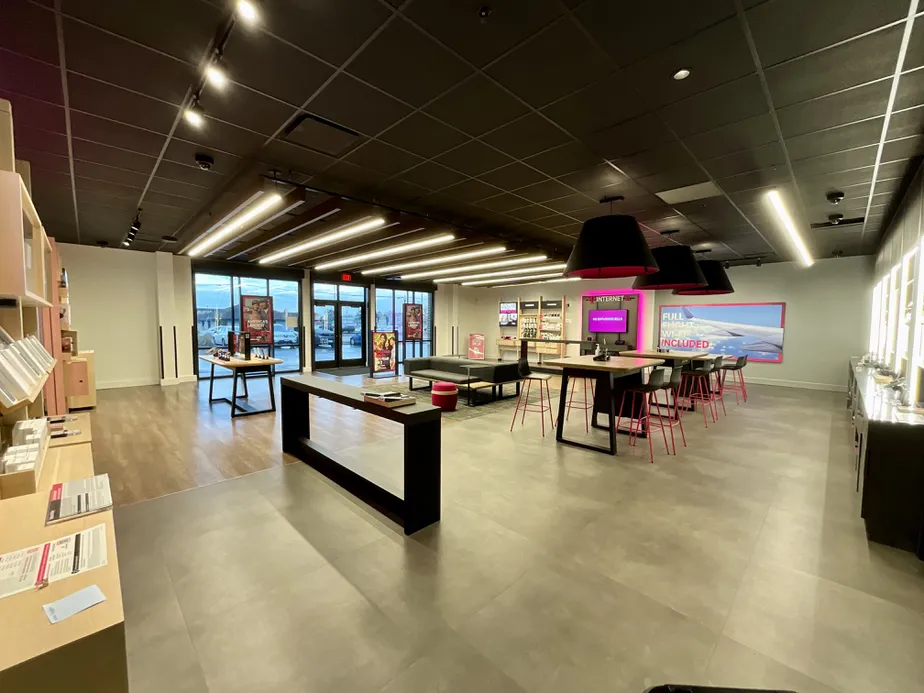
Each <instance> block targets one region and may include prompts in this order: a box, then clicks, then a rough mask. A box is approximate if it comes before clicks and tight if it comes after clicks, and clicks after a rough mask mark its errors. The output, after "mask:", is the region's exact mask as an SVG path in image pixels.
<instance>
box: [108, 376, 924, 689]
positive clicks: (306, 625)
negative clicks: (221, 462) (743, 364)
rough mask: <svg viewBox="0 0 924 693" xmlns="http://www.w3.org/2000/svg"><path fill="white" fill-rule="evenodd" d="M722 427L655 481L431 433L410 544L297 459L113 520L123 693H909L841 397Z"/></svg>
mask: <svg viewBox="0 0 924 693" xmlns="http://www.w3.org/2000/svg"><path fill="white" fill-rule="evenodd" d="M728 407H729V411H728V416H727V418H722V419H721V420H720V421H719V423H717V424H715V425H710V427H709V429H708V430H706V429H705V428H704V427H703V423H702V418H697V417H695V416H692V415H690V416H687V417H685V419H684V422H685V425H686V432H687V444H688V447H687V448H686V449H683V450H682V454H680V455H678V456H677V457H673V456H671V457H668V456H666V455H665V454H664V451H663V443H662V444H661V445H660V446H659V448H656V450H655V454H656V462H655V464H650V463H649V462H648V458H647V452H648V451H647V446H645V447H644V448H642V447H641V446H639V448H637V449H630V448H628V446H627V445H626V441H625V439H624V438H621V439H620V446H621V447H620V455H619V456H618V457H616V458H612V457H608V456H605V455H600V454H595V453H591V452H585V451H582V450H578V449H574V448H569V447H564V446H559V445H556V444H555V442H554V437H553V436H552V435H551V434H547V436H546V438H545V439H543V438H541V437H540V435H539V423H538V421H537V420H536V418H535V416H536V415H533V414H531V415H530V416H529V417H528V420H527V423H526V425H525V426H524V427H522V428H521V427H520V426H519V425H518V426H517V427H516V428H515V430H514V432H513V433H510V432H508V427H509V424H510V421H509V412H505V413H498V414H490V415H488V416H484V417H481V418H477V419H472V420H470V421H462V422H453V423H449V424H446V425H444V428H443V521H442V522H441V523H440V524H439V525H437V526H434V527H431V528H429V529H427V530H425V531H423V532H420V533H418V534H417V535H415V536H414V537H412V538H406V537H404V536H403V534H402V533H401V532H400V530H399V529H398V528H397V527H395V526H394V525H392V524H390V523H389V522H387V521H385V520H383V519H382V518H380V517H379V516H377V515H375V514H374V513H373V512H370V511H368V510H367V509H366V508H364V507H363V506H362V505H361V504H359V503H357V502H354V501H353V500H352V499H351V498H349V497H348V496H346V495H345V494H343V493H342V492H340V491H339V490H338V489H337V488H335V487H333V486H332V485H330V484H329V483H328V482H327V481H326V480H324V479H323V478H322V477H320V476H319V475H317V474H316V473H315V472H313V471H312V470H311V469H309V468H308V467H306V466H304V465H301V464H296V465H289V466H287V467H285V468H281V469H272V470H268V471H265V472H259V473H257V474H253V475H251V476H248V477H243V478H240V479H235V480H232V481H226V482H222V483H220V484H215V485H213V486H209V487H205V488H201V489H196V490H192V491H186V492H183V493H179V494H176V495H172V496H167V497H164V498H160V499H157V500H153V501H147V502H144V503H139V504H136V505H132V506H127V507H125V508H121V509H119V510H118V511H117V513H116V529H117V532H118V542H119V554H120V555H119V561H120V565H121V569H122V577H123V591H124V599H125V608H126V627H127V635H128V646H129V670H130V676H131V683H132V691H133V693H146V692H147V691H157V692H163V691H171V692H175V693H185V692H190V693H199V692H202V691H210V692H211V693H236V692H241V693H243V692H245V691H246V692H247V693H251V692H253V691H260V692H261V693H275V692H277V691H278V692H282V691H286V692H289V691H325V692H326V691H371V692H378V691H387V692H388V693H397V692H402V693H414V692H417V691H449V692H456V691H458V692H465V693H470V692H472V691H478V692H485V693H489V692H493V691H539V692H546V691H549V692H551V691H568V692H572V691H574V692H577V691H580V692H582V693H584V692H595V691H601V692H602V691H606V692H607V693H611V692H616V693H623V692H625V693H639V692H640V691H642V690H644V689H645V688H646V687H648V686H651V685H655V684H658V683H664V682H675V683H676V682H682V683H702V684H713V685H727V686H743V687H779V688H783V689H791V690H795V691H799V692H800V693H831V692H832V691H840V692H841V693H869V692H870V691H883V692H884V691H905V690H907V691H911V690H915V691H919V690H921V689H922V681H924V657H922V653H924V568H922V565H924V564H922V563H920V562H918V561H917V560H916V559H915V558H914V557H913V556H912V555H911V554H906V553H903V552H899V551H895V550H893V549H889V548H887V547H884V546H879V545H876V544H869V543H867V541H866V539H865V536H864V532H863V525H862V522H861V521H860V519H859V510H858V502H857V497H856V494H855V493H854V483H855V477H854V470H853V455H852V453H853V448H852V444H851V440H850V436H849V422H848V417H847V413H846V410H845V409H844V404H843V396H842V395H835V394H831V393H822V392H811V391H801V390H790V389H782V388H769V387H763V388H760V387H757V386H754V387H753V388H752V398H751V401H750V402H748V404H746V405H741V406H738V407H736V406H735V405H734V404H733V403H729V405H728ZM582 428H583V421H582V417H578V418H577V420H574V419H572V421H571V422H570V423H569V435H570V434H572V433H573V434H577V432H579V431H580V429H582ZM678 433H679V432H678ZM595 435H600V434H598V433H596V432H595ZM397 442H398V441H397V440H396V441H393V442H390V443H386V444H384V445H378V446H370V447H369V448H368V449H367V450H366V449H361V448H360V449H355V450H353V452H354V453H355V454H357V455H362V454H363V453H365V452H368V453H370V454H374V455H379V456H384V457H388V456H390V455H393V454H396V453H397V451H398V449H399V448H398V446H397Z"/></svg>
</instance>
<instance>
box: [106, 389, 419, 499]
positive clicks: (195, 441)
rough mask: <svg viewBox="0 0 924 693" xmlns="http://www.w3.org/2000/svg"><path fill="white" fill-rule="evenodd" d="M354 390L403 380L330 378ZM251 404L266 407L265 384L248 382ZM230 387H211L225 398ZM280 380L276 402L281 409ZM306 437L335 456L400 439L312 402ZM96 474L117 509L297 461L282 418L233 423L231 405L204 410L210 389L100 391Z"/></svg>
mask: <svg viewBox="0 0 924 693" xmlns="http://www.w3.org/2000/svg"><path fill="white" fill-rule="evenodd" d="M333 379H335V380H339V381H341V382H346V383H348V384H351V385H357V386H363V385H365V384H368V383H371V382H375V383H379V384H381V383H387V382H395V383H397V382H400V381H403V380H405V378H403V377H402V378H387V379H376V380H375V381H372V380H371V379H370V378H367V377H363V376H348V377H343V378H333ZM248 384H249V387H250V399H251V400H253V401H254V402H255V404H260V405H262V404H263V403H264V402H265V401H266V400H267V399H268V393H267V389H266V380H265V379H263V380H260V379H252V380H249V381H248ZM230 391H231V379H230V378H228V379H217V380H216V381H215V392H214V396H215V397H222V396H228V397H230ZM279 391H280V389H279V378H278V377H277V378H276V398H277V402H276V404H277V407H278V406H279ZM310 415H311V434H312V438H313V439H314V440H316V441H318V442H319V443H323V444H324V445H326V446H328V447H330V448H331V449H334V450H343V449H345V448H349V447H353V446H356V445H362V444H366V443H375V442H377V441H382V440H387V439H390V438H395V437H398V436H401V435H402V427H401V425H400V424H397V423H394V422H391V421H386V420H384V419H381V418H379V417H377V416H372V415H370V414H365V413H363V412H360V411H356V410H353V409H349V408H348V407H344V406H341V405H339V404H335V403H333V402H329V401H327V400H319V399H318V398H316V397H312V404H311V411H310ZM91 418H92V425H93V459H94V466H95V468H96V472H97V474H105V473H108V474H109V479H110V483H111V486H112V496H113V501H114V503H115V505H116V506H120V505H126V504H128V503H135V502H138V501H143V500H150V499H152V498H158V497H160V496H165V495H168V494H171V493H176V492H178V491H185V490H187V489H191V488H196V487H199V486H207V485H209V484H213V483H216V482H219V481H223V480H225V479H232V478H234V477H238V476H242V475H245V474H250V473H252V472H258V471H261V470H264V469H269V468H272V467H278V466H280V465H283V464H289V463H293V462H297V460H296V459H295V458H294V457H292V456H290V455H287V454H285V453H283V452H282V438H281V433H280V420H281V417H280V415H279V411H278V409H277V411H276V413H275V414H273V413H268V414H259V415H257V416H247V417H241V418H237V419H234V420H232V419H231V415H230V405H228V404H227V403H224V402H215V403H212V404H209V401H208V381H201V382H199V383H183V384H180V385H174V386H170V387H160V386H158V385H153V386H149V387H132V388H122V389H117V390H100V391H99V393H98V395H97V407H96V409H95V410H93V412H92V414H91Z"/></svg>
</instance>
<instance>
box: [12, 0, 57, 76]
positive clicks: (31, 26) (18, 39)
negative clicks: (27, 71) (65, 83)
mask: <svg viewBox="0 0 924 693" xmlns="http://www.w3.org/2000/svg"><path fill="white" fill-rule="evenodd" d="M0 46H2V47H3V48H4V49H6V50H8V51H13V52H14V53H19V54H21V55H25V56H28V57H30V58H35V59H36V60H43V61H45V62H46V63H51V64H52V65H57V64H58V36H57V33H56V30H55V14H54V12H51V11H50V10H48V9H44V8H41V7H38V6H37V5H34V4H32V3H30V2H25V1H24V0H14V1H12V2H10V1H9V0H8V1H7V2H4V3H3V4H2V5H0ZM2 60H3V62H4V69H8V68H6V57H3V58H2Z"/></svg>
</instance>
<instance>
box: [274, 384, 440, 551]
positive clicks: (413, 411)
mask: <svg viewBox="0 0 924 693" xmlns="http://www.w3.org/2000/svg"><path fill="white" fill-rule="evenodd" d="M280 389H281V395H280V396H281V397H282V450H283V452H287V453H289V454H290V455H295V456H296V457H297V458H298V459H300V460H301V461H302V462H305V463H306V464H308V465H310V466H312V467H314V468H315V469H317V470H318V471H319V472H321V473H322V474H324V475H325V476H326V477H328V478H329V479H331V480H332V481H334V482H336V483H337V484H339V485H340V486H342V487H343V488H345V489H346V490H347V491H349V492H350V493H352V494H354V495H355V496H357V497H358V498H360V499H362V500H363V501H365V502H366V503H368V504H369V505H371V506H372V507H374V508H376V509H378V510H379V511H381V512H382V513H384V514H385V515H387V516H388V517H390V518H392V519H393V520H395V522H398V523H399V524H400V525H401V526H402V527H404V533H405V534H413V533H414V532H416V531H418V530H420V529H423V528H424V527H427V526H428V525H431V524H433V523H434V522H439V519H440V476H441V469H440V415H441V413H442V412H441V410H440V408H439V407H435V406H433V405H432V404H426V403H418V404H413V405H410V406H406V407H398V408H395V409H389V408H388V407H383V406H382V405H381V404H375V403H374V402H367V401H365V399H364V398H363V394H362V389H360V388H358V387H351V386H350V385H344V384H343V383H338V382H334V381H331V380H327V379H325V378H320V377H318V376H314V375H299V376H294V377H285V378H282V380H281V381H280ZM309 395H316V396H317V397H320V398H322V399H327V400H330V401H332V402H337V403H338V404H343V405H346V406H348V407H352V408H353V409H358V410H360V411H364V412H366V413H367V414H373V415H374V416H380V417H382V418H383V419H388V420H389V421H395V422H397V423H400V424H401V425H402V426H403V427H404V474H403V488H401V489H397V488H395V489H392V490H388V489H386V488H383V487H382V486H380V485H379V484H377V483H376V482H375V481H372V480H371V479H369V478H367V476H364V475H363V473H362V472H363V469H362V468H361V465H357V464H355V463H353V464H350V462H349V460H348V459H346V457H345V456H344V455H342V454H338V453H336V452H334V451H332V450H329V449H327V448H325V447H324V446H322V445H318V443H316V442H314V441H313V440H311V421H310V417H309V411H310V397H309ZM371 463H372V464H375V460H371Z"/></svg>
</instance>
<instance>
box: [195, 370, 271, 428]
mask: <svg viewBox="0 0 924 693" xmlns="http://www.w3.org/2000/svg"><path fill="white" fill-rule="evenodd" d="M199 359H200V360H201V361H205V362H206V363H208V364H210V365H211V367H212V368H211V371H210V373H209V402H227V403H228V404H230V405H231V418H232V419H236V418H237V417H239V416H253V415H254V414H266V413H267V412H271V411H276V393H275V391H274V390H273V366H276V365H279V364H280V363H282V359H250V360H248V361H245V360H244V359H238V358H233V357H232V358H231V359H229V360H228V361H222V360H221V359H219V358H216V357H215V356H206V355H205V354H202V355H200V356H199ZM215 366H221V367H222V368H227V369H228V370H229V371H231V373H232V374H233V376H232V377H233V381H234V382H233V384H232V385H231V398H230V399H228V398H227V397H213V396H212V391H213V389H214V386H215ZM254 373H256V374H259V375H265V376H266V384H267V385H268V386H269V396H270V406H269V409H256V408H255V407H252V406H251V405H250V404H248V403H247V402H240V401H238V400H240V399H247V397H248V395H249V393H248V391H247V375H248V374H254ZM238 377H240V379H241V382H242V383H243V385H244V394H243V395H238V394H237V381H238ZM238 410H240V413H239V412H238Z"/></svg>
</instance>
